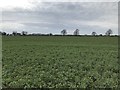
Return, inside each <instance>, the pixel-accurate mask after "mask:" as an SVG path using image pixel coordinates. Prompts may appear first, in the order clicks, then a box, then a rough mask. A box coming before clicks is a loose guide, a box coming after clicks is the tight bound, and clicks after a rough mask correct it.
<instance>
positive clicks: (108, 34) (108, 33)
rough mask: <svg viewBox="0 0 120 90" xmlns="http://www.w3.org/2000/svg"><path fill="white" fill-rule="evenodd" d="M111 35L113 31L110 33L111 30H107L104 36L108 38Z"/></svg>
mask: <svg viewBox="0 0 120 90" xmlns="http://www.w3.org/2000/svg"><path fill="white" fill-rule="evenodd" d="M112 33H113V31H112V30H111V29H109V30H108V31H106V33H105V34H106V35H107V36H110V35H111V34H112Z"/></svg>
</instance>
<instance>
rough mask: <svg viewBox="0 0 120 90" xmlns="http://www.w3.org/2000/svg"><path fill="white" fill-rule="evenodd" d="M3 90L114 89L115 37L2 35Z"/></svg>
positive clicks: (116, 44) (116, 72) (115, 65)
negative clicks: (33, 89) (54, 89)
mask: <svg viewBox="0 0 120 90" xmlns="http://www.w3.org/2000/svg"><path fill="white" fill-rule="evenodd" d="M2 54H3V57H2V85H3V88H117V87H118V71H119V69H118V38H117V37H79V36H3V37H2Z"/></svg>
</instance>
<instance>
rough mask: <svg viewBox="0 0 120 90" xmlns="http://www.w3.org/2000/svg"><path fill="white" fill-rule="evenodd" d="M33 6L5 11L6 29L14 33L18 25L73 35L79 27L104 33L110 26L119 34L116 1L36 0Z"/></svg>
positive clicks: (35, 29) (84, 30) (83, 31)
mask: <svg viewBox="0 0 120 90" xmlns="http://www.w3.org/2000/svg"><path fill="white" fill-rule="evenodd" d="M31 5H32V6H29V5H28V7H29V8H21V7H22V6H20V7H16V6H15V7H16V8H15V7H14V8H13V9H11V10H7V9H6V10H3V13H2V16H3V17H2V19H3V23H4V28H5V29H4V30H7V29H8V30H7V31H9V32H11V31H12V28H14V26H18V27H19V29H21V30H22V29H24V30H26V31H28V32H31V33H32V32H40V33H49V32H51V33H60V31H61V30H62V29H67V30H68V33H71V34H72V33H73V31H74V30H75V29H76V28H78V29H80V31H81V30H82V31H81V33H82V34H87V33H89V34H90V33H91V32H92V31H96V32H98V33H105V31H106V30H108V29H109V28H111V29H112V30H114V32H115V33H116V34H117V22H118V12H117V11H118V6H117V5H118V4H117V3H115V2H112V3H111V2H101V3H100V2H99V3H98V2H94V3H93V2H40V1H39V2H37V1H34V2H32V3H31ZM10 23H11V24H10ZM15 23H16V24H17V25H15ZM5 24H6V25H7V26H5ZM8 26H9V27H8ZM21 27H22V28H21ZM9 28H11V29H9ZM15 28H16V27H15ZM15 28H14V29H15ZM14 29H13V30H14ZM16 29H18V28H16Z"/></svg>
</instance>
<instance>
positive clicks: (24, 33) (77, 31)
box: [0, 29, 113, 36]
mask: <svg viewBox="0 0 120 90" xmlns="http://www.w3.org/2000/svg"><path fill="white" fill-rule="evenodd" d="M79 31H80V30H79V29H76V30H75V31H74V32H73V35H74V36H78V35H80V34H79ZM111 34H113V31H112V30H111V29H109V30H107V31H106V32H105V35H106V36H110V35H111ZM0 35H5V36H52V35H53V34H52V33H49V34H41V33H32V34H28V32H27V31H22V32H21V33H18V32H17V31H13V32H12V34H8V33H6V32H0ZM59 35H62V36H66V35H68V34H67V30H66V29H63V30H62V31H61V34H59ZM91 35H92V36H97V33H96V32H92V33H91ZM54 36H55V35H54ZM99 36H103V35H102V34H99Z"/></svg>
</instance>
